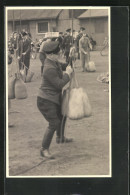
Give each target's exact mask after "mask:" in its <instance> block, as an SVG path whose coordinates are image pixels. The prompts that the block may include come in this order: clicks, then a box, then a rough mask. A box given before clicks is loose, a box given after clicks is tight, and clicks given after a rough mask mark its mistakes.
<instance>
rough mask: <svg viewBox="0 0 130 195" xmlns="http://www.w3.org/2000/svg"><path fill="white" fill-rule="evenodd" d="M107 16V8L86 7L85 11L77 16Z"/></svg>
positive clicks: (82, 17) (81, 17)
mask: <svg viewBox="0 0 130 195" xmlns="http://www.w3.org/2000/svg"><path fill="white" fill-rule="evenodd" d="M105 16H108V9H88V10H87V11H86V12H84V13H83V14H81V15H80V16H79V17H78V18H79V19H84V18H96V17H105Z"/></svg>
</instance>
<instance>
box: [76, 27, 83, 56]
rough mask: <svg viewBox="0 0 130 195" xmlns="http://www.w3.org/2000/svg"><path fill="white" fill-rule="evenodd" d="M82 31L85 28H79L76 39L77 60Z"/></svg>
mask: <svg viewBox="0 0 130 195" xmlns="http://www.w3.org/2000/svg"><path fill="white" fill-rule="evenodd" d="M84 30H85V28H84V27H81V28H80V30H79V31H78V35H77V37H76V45H77V52H78V59H80V51H79V40H80V39H81V37H82V36H83V31H84Z"/></svg>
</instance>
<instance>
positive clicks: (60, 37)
mask: <svg viewBox="0 0 130 195" xmlns="http://www.w3.org/2000/svg"><path fill="white" fill-rule="evenodd" d="M63 40H64V38H63V32H59V37H58V38H57V41H58V42H59V46H60V49H61V50H62V49H63Z"/></svg>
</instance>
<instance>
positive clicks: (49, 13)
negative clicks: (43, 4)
mask: <svg viewBox="0 0 130 195" xmlns="http://www.w3.org/2000/svg"><path fill="white" fill-rule="evenodd" d="M60 12H61V9H51V10H46V9H39V10H36V9H35V10H32V9H31V10H29V9H26V10H14V20H15V21H16V20H20V13H21V20H37V19H55V18H57V16H58V15H59V14H60ZM12 20H13V10H8V21H12Z"/></svg>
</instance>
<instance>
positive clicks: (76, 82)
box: [60, 63, 79, 141]
mask: <svg viewBox="0 0 130 195" xmlns="http://www.w3.org/2000/svg"><path fill="white" fill-rule="evenodd" d="M74 64H75V63H74ZM74 64H73V65H72V69H73V73H72V77H71V80H70V83H69V92H68V102H69V99H70V90H71V85H72V80H74V82H75V85H76V88H78V87H79V84H78V80H77V77H76V72H75V69H74ZM66 109H67V112H65V113H68V109H69V104H68V105H67V107H66ZM65 117H67V116H65V115H63V118H62V122H61V138H60V141H62V135H63V132H62V128H63V122H64V120H65ZM65 126H66V122H65ZM65 126H64V129H65ZM64 132H65V130H64Z"/></svg>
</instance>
